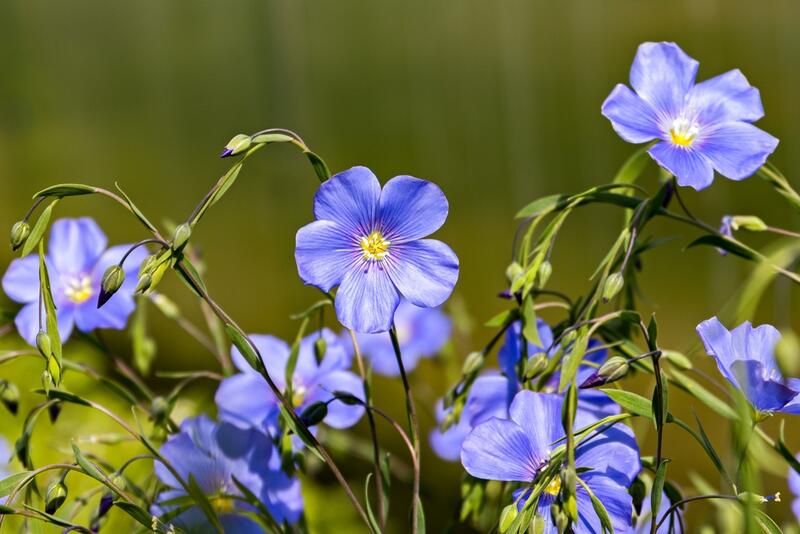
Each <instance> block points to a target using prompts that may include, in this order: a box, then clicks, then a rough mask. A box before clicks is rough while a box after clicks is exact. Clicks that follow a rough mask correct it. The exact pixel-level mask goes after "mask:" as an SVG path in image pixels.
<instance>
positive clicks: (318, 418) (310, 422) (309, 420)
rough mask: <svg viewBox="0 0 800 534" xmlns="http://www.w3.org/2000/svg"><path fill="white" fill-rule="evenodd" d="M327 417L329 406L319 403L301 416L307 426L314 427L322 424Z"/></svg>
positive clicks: (311, 406) (307, 409)
mask: <svg viewBox="0 0 800 534" xmlns="http://www.w3.org/2000/svg"><path fill="white" fill-rule="evenodd" d="M327 416H328V404H327V403H324V402H322V401H317V402H315V403H313V404H311V405H310V406H309V407H308V408H306V409H305V410H303V413H301V414H300V419H302V421H303V422H304V423H305V424H306V426H314V425H318V424H320V423H321V422H322V420H323V419H325V417H327Z"/></svg>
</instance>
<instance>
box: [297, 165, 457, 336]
mask: <svg viewBox="0 0 800 534" xmlns="http://www.w3.org/2000/svg"><path fill="white" fill-rule="evenodd" d="M447 212H448V204H447V199H446V198H445V196H444V193H442V190H441V189H439V187H437V186H436V185H435V184H433V183H431V182H428V181H426V180H420V179H419V178H413V177H411V176H396V177H394V178H392V179H391V180H389V181H388V182H386V184H385V185H384V187H383V190H381V186H380V183H379V182H378V179H377V178H376V177H375V175H374V174H372V171H370V170H369V169H367V168H366V167H353V168H352V169H349V170H347V171H344V172H341V173H339V174H337V175H335V176H333V177H332V178H331V179H329V180H327V181H326V182H325V183H323V184H322V185H321V186H320V188H319V190H318V191H317V194H316V196H315V197H314V216H315V218H316V219H317V220H316V221H314V222H312V223H310V224H307V225H306V226H304V227H303V228H301V229H300V230H299V231H298V232H297V238H296V249H295V260H296V262H297V270H298V272H299V273H300V278H302V279H303V282H304V283H306V284H307V285H312V286H316V287H318V288H320V289H321V290H322V291H325V292H328V291H330V290H331V289H333V288H334V287H337V286H338V288H339V289H338V291H337V293H336V315H337V316H338V318H339V321H340V322H341V323H342V324H343V325H344V326H346V327H347V328H349V329H351V330H355V331H356V332H360V333H368V334H373V333H377V332H385V331H387V330H389V328H390V327H391V325H392V318H393V316H394V312H395V309H396V308H397V306H398V304H399V303H400V298H401V296H402V297H405V298H406V299H407V300H408V301H410V302H411V303H412V304H415V305H417V306H421V307H423V308H434V307H436V306H439V305H440V304H442V303H443V302H444V301H445V300H447V298H448V297H449V296H450V293H451V292H452V291H453V287H454V286H455V284H456V280H457V279H458V258H457V257H456V255H455V254H454V253H453V251H452V250H451V249H450V247H448V246H447V245H445V244H444V243H442V242H441V241H437V240H433V239H423V238H424V237H426V236H428V235H430V234H432V233H433V232H435V231H436V230H438V229H439V228H440V227H441V226H442V224H444V221H445V219H446V218H447Z"/></svg>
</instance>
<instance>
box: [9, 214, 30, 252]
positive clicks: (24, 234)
mask: <svg viewBox="0 0 800 534" xmlns="http://www.w3.org/2000/svg"><path fill="white" fill-rule="evenodd" d="M30 234H31V226H30V225H29V224H28V223H27V222H25V221H19V222H16V223H14V226H12V227H11V250H18V249H19V248H20V247H21V246H22V245H24V244H25V240H27V239H28V236H29V235H30Z"/></svg>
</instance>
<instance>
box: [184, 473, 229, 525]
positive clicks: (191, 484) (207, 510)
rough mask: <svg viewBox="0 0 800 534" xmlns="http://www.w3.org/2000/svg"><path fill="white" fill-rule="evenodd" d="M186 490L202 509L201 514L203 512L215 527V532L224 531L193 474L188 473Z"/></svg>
mask: <svg viewBox="0 0 800 534" xmlns="http://www.w3.org/2000/svg"><path fill="white" fill-rule="evenodd" d="M186 490H187V492H188V493H189V496H190V497H192V499H194V502H195V503H197V506H199V507H200V509H201V510H202V511H203V514H205V516H206V518H207V519H208V520H209V522H210V523H211V524H212V525H213V526H214V528H216V529H217V532H225V529H223V528H222V524H221V523H220V522H219V517H217V512H216V511H215V510H214V507H213V506H211V503H210V502H209V500H208V497H207V496H206V494H205V492H204V491H203V489H202V488H201V487H200V485H199V484H198V483H197V479H195V478H194V475H193V474H189V480H187V481H186Z"/></svg>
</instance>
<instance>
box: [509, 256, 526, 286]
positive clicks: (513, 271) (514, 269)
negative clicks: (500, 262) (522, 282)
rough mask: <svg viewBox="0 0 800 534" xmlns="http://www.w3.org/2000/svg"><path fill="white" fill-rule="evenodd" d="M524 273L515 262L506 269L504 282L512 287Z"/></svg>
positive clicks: (520, 266)
mask: <svg viewBox="0 0 800 534" xmlns="http://www.w3.org/2000/svg"><path fill="white" fill-rule="evenodd" d="M524 272H525V271H524V270H523V269H522V265H520V264H519V263H517V262H512V263H511V265H509V266H508V267H506V280H507V281H508V283H509V284H511V285H513V284H514V281H515V280H516V279H517V278H519V277H520V276H522V274H523V273H524Z"/></svg>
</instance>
